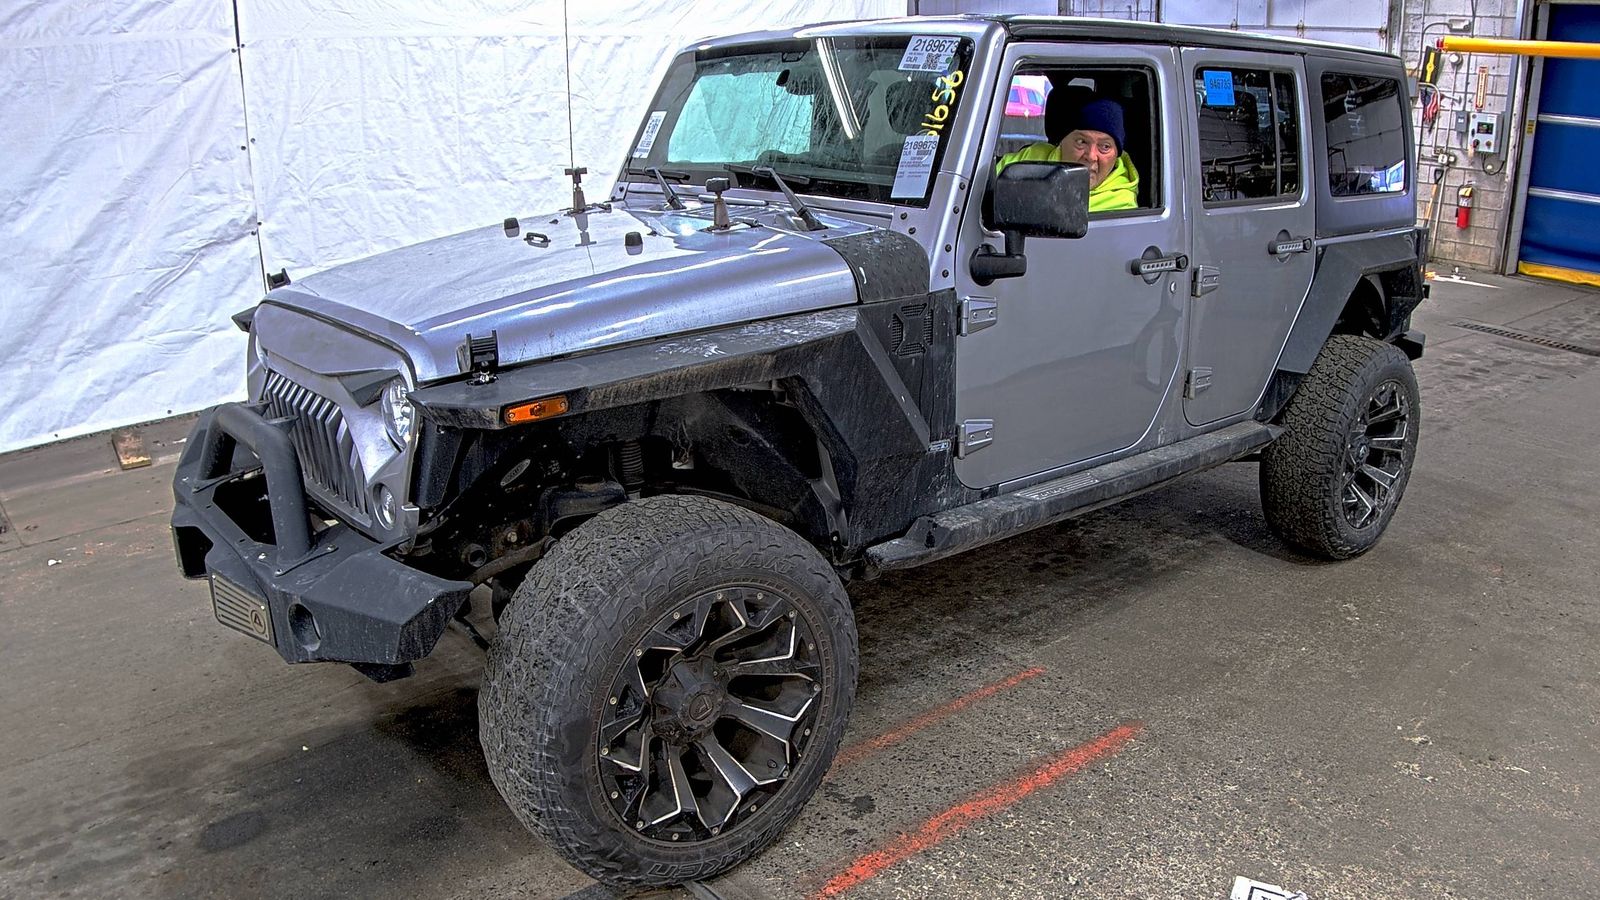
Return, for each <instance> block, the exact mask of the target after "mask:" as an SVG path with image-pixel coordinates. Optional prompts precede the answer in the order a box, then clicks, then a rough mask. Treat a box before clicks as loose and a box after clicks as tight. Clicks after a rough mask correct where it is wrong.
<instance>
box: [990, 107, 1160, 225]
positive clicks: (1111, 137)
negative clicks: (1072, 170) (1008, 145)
mask: <svg viewBox="0 0 1600 900" xmlns="http://www.w3.org/2000/svg"><path fill="white" fill-rule="evenodd" d="M1066 120H1067V133H1066V134H1065V135H1064V136H1063V137H1062V138H1061V140H1060V141H1059V142H1057V143H1054V144H1051V143H1046V142H1043V141H1041V142H1039V143H1037V144H1029V145H1028V146H1026V147H1023V148H1022V149H1021V150H1017V151H1015V152H1012V153H1007V154H1006V155H1005V156H1002V157H1000V161H999V162H998V163H996V164H995V174H997V175H998V174H999V173H1000V172H1001V171H1003V170H1004V169H1005V167H1006V166H1009V165H1011V164H1012V163H1014V162H1069V163H1078V164H1079V165H1082V166H1085V167H1087V168H1088V170H1089V211H1090V212H1092V213H1093V212H1107V211H1109V210H1117V209H1134V208H1136V207H1137V206H1138V205H1139V170H1137V169H1135V168H1134V167H1133V159H1132V158H1131V157H1130V156H1128V154H1127V153H1124V152H1123V149H1122V148H1123V144H1124V143H1125V142H1126V140H1127V131H1126V130H1125V129H1124V128H1123V126H1122V107H1121V106H1120V105H1118V104H1117V102H1116V101H1115V100H1092V101H1090V102H1088V103H1085V104H1084V105H1083V106H1081V107H1079V108H1078V109H1076V110H1073V111H1072V112H1071V113H1069V115H1068V116H1067V117H1066Z"/></svg>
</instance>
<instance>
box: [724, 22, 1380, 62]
mask: <svg viewBox="0 0 1600 900" xmlns="http://www.w3.org/2000/svg"><path fill="white" fill-rule="evenodd" d="M996 31H1004V32H1005V33H1007V34H1008V35H1009V36H1010V37H1011V38H1012V39H1013V40H1041V41H1113V42H1119V43H1128V44H1166V45H1174V46H1184V47H1216V48H1222V49H1237V50H1261V51H1267V52H1276V53H1309V54H1313V55H1316V56H1323V57H1343V58H1345V59H1354V60H1362V61H1365V62H1368V63H1384V64H1390V65H1400V64H1401V61H1400V58H1399V57H1397V56H1395V55H1393V54H1390V53H1384V52H1382V51H1379V50H1368V49H1366V48H1363V47H1352V46H1349V45H1347V44H1331V43H1327V42H1324V41H1308V40H1304V39H1300V38H1289V37H1278V36H1276V35H1265V34H1252V33H1249V32H1243V31H1232V30H1228V29H1223V28H1201V27H1197V26H1190V25H1166V24H1160V23H1155V22H1129V21H1124V20H1121V19H1094V18H1087V17H1078V16H1014V15H1004V16H1002V15H987V16H983V15H961V16H907V17H902V18H895V19H862V20H858V21H844V22H822V23H818V24H815V25H805V26H800V27H797V28H791V29H782V30H773V31H759V32H749V33H746V34H736V35H729V36H726V37H718V38H715V39H713V40H709V41H701V42H696V44H694V45H693V46H694V47H696V48H700V49H709V48H712V47H717V48H722V47H730V46H733V45H738V44H749V43H755V42H759V41H776V40H794V39H802V40H805V39H812V38H820V37H843V36H846V35H851V34H929V33H934V34H949V35H953V36H959V37H969V38H973V39H980V38H982V37H985V36H987V35H992V34H993V33H994V32H996Z"/></svg>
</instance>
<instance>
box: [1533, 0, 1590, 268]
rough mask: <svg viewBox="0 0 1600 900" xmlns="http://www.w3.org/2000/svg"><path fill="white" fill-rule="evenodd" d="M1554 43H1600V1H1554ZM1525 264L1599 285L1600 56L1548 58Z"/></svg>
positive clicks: (1541, 92) (1541, 94) (1541, 93)
mask: <svg viewBox="0 0 1600 900" xmlns="http://www.w3.org/2000/svg"><path fill="white" fill-rule="evenodd" d="M1547 9H1548V10H1549V15H1550V26H1549V32H1548V37H1549V39H1550V40H1552V41H1582V42H1585V43H1600V5H1591V4H1582V5H1580V4H1568V3H1562V4H1551V5H1550V6H1548V7H1547ZM1537 135H1538V136H1537V137H1536V138H1535V139H1534V142H1533V162H1532V166H1531V167H1530V169H1529V176H1528V197H1527V206H1526V207H1525V209H1524V213H1523V226H1522V250H1521V253H1520V254H1519V262H1518V268H1519V270H1520V271H1522V272H1525V273H1528V274H1530V275H1544V276H1548V277H1553V278H1560V279H1563V280H1566V281H1577V282H1583V283H1587V284H1600V165H1596V160H1600V60H1591V59H1546V60H1545V61H1544V79H1543V81H1542V82H1541V87H1540V90H1539V125H1538V131H1537Z"/></svg>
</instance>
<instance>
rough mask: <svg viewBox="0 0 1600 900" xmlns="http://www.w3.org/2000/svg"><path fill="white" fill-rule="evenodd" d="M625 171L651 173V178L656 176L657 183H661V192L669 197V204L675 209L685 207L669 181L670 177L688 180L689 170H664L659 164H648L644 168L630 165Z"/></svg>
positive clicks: (677, 179)
mask: <svg viewBox="0 0 1600 900" xmlns="http://www.w3.org/2000/svg"><path fill="white" fill-rule="evenodd" d="M624 171H626V172H627V173H628V174H629V175H649V176H650V177H651V178H654V179H655V180H656V184H659V185H661V193H662V195H663V196H665V197H666V198H667V205H668V206H670V207H672V208H673V209H683V208H684V206H683V201H682V200H679V199H678V193H677V191H674V190H673V189H672V185H671V184H670V183H668V179H669V178H670V179H672V180H673V181H688V180H689V173H688V172H673V171H662V170H661V168H660V167H659V166H646V167H645V168H642V169H639V168H634V167H633V166H629V167H628V168H627V169H625V170H624Z"/></svg>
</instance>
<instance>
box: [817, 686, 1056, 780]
mask: <svg viewBox="0 0 1600 900" xmlns="http://www.w3.org/2000/svg"><path fill="white" fill-rule="evenodd" d="M1044 671H1045V670H1044V669H1043V668H1040V667H1038V666H1035V667H1033V668H1031V669H1023V670H1022V671H1021V672H1018V673H1017V674H1015V675H1013V676H1011V677H1010V678H1006V679H1004V680H1001V681H997V682H995V683H994V684H990V685H985V686H983V687H981V688H978V689H977V690H975V691H972V692H971V693H968V694H963V695H961V696H960V697H957V698H956V699H954V700H951V701H950V702H949V703H946V704H944V705H943V706H936V707H934V708H933V709H930V710H928V711H927V712H925V713H923V714H922V715H920V716H917V717H916V718H914V719H912V720H911V721H909V722H906V723H905V724H904V725H901V726H899V727H898V728H895V729H893V730H891V731H888V732H885V733H884V734H880V735H878V736H877V737H875V738H872V739H870V740H865V741H862V742H861V743H859V744H852V745H850V746H848V747H846V748H844V749H843V750H840V751H839V753H838V755H837V756H835V757H834V758H833V768H834V770H835V771H836V770H838V769H839V768H840V767H841V766H848V765H850V764H851V763H856V762H860V761H861V760H863V759H866V758H867V757H869V756H871V755H872V754H874V753H877V752H878V751H880V750H883V749H884V748H885V747H892V746H894V745H895V744H898V743H900V742H901V741H903V740H905V739H906V738H908V737H910V736H912V735H913V734H916V733H917V732H919V731H921V730H922V729H924V728H927V727H928V726H930V725H936V724H938V723H939V722H942V721H944V720H945V719H948V718H950V717H951V716H953V715H955V714H956V713H958V712H960V711H962V710H963V709H966V708H967V707H969V706H971V705H972V704H974V703H977V702H978V701H979V700H985V699H988V698H989V697H993V696H994V695H995V694H998V693H1000V692H1001V691H1003V690H1007V689H1008V688H1014V687H1016V686H1017V685H1019V684H1021V683H1023V682H1024V681H1027V680H1028V679H1030V678H1037V677H1038V676H1040V675H1043V674H1044Z"/></svg>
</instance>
